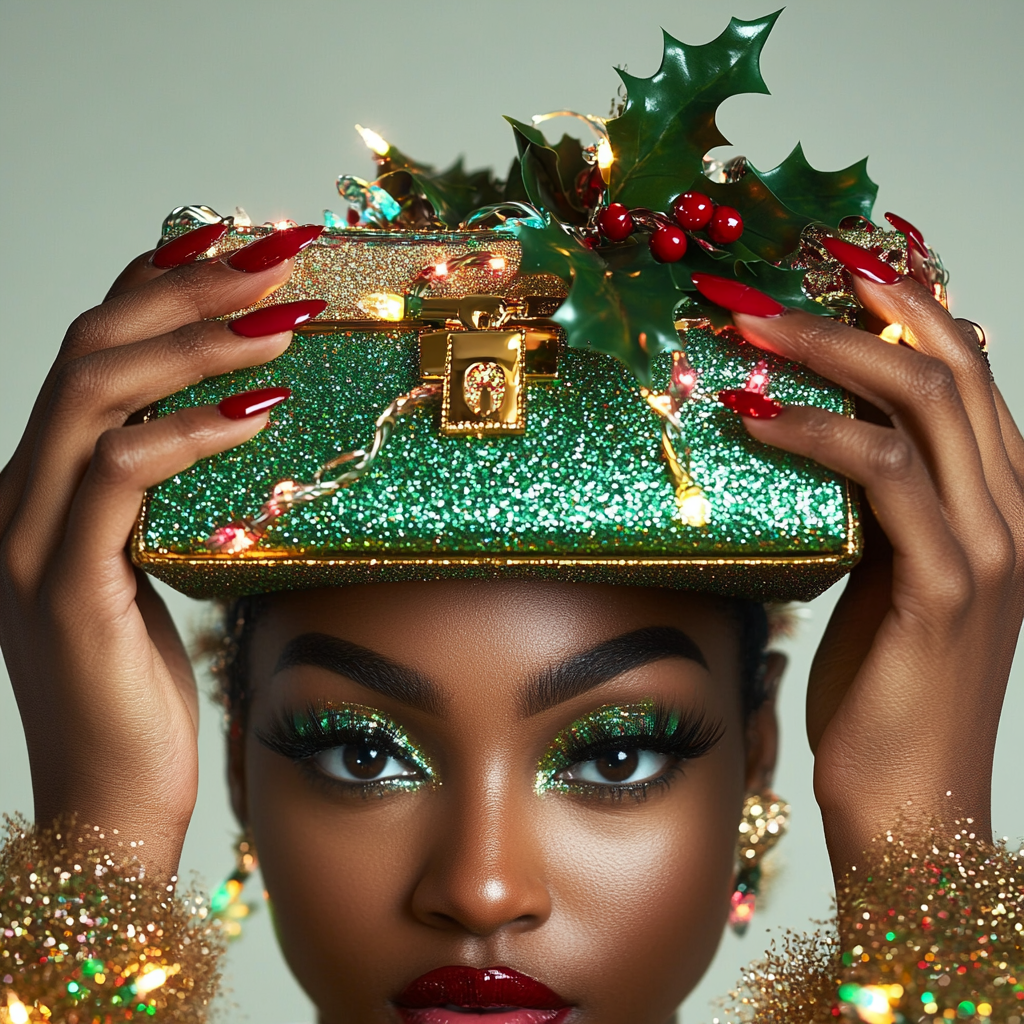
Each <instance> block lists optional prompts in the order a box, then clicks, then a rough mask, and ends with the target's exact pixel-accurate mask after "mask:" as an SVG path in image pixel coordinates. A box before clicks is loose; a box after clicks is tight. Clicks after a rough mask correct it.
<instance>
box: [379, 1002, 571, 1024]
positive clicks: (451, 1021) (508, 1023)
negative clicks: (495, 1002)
mask: <svg viewBox="0 0 1024 1024" xmlns="http://www.w3.org/2000/svg"><path fill="white" fill-rule="evenodd" d="M569 1010H570V1008H569V1007H566V1008H565V1009H562V1010H527V1009H518V1010H517V1009H508V1010H488V1011H487V1012H486V1013H481V1012H479V1011H478V1010H475V1009H474V1010H449V1009H446V1008H444V1007H441V1006H428V1007H425V1008H424V1009H422V1010H410V1009H406V1008H404V1007H403V1008H401V1009H399V1011H398V1012H399V1013H400V1014H401V1015H402V1020H403V1021H404V1022H405V1024H562V1021H564V1020H565V1019H566V1017H568V1016H569Z"/></svg>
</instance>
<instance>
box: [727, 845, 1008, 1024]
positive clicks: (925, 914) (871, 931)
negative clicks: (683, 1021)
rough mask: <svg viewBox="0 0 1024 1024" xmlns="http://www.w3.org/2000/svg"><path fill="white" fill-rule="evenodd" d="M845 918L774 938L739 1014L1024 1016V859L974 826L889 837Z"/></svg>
mask: <svg viewBox="0 0 1024 1024" xmlns="http://www.w3.org/2000/svg"><path fill="white" fill-rule="evenodd" d="M836 902H837V914H836V920H835V921H834V922H833V923H832V924H831V925H829V926H828V927H826V928H824V929H822V930H820V931H818V932H815V933H813V934H809V935H795V934H792V933H789V934H787V936H786V937H785V938H784V939H783V940H782V941H781V942H779V943H773V944H772V948H771V949H770V950H769V952H768V953H767V955H766V956H765V958H764V959H763V960H761V961H760V962H758V963H757V964H754V965H752V966H751V967H750V968H749V969H748V970H747V972H746V973H745V974H744V976H743V978H742V979H741V988H740V991H739V992H736V993H733V1003H732V1007H733V1012H732V1014H731V1015H730V1016H728V1017H727V1018H725V1020H727V1021H729V1022H733V1021H748V1022H752V1024H784V1022H785V1024H792V1022H794V1021H800V1022H801V1024H803V1022H806V1024H819V1022H822V1024H823V1022H826V1021H827V1022H836V1021H840V1022H849V1024H853V1022H857V1024H940V1022H945V1021H949V1020H956V1021H975V1022H979V1024H980V1022H989V1021H999V1022H1000V1024H1024V859H1022V855H1021V853H1012V852H1010V851H1008V850H1007V849H1006V848H1005V846H1003V845H1002V844H1000V845H992V844H989V843H984V842H981V841H980V840H978V839H977V837H976V836H975V835H974V833H973V832H971V831H970V830H969V828H966V829H964V830H962V831H960V832H957V833H956V834H955V835H954V837H953V839H952V840H949V839H946V838H940V837H939V833H937V832H936V833H934V834H932V835H931V836H929V837H927V838H926V839H924V840H922V841H919V842H910V841H907V840H901V839H897V838H896V837H894V836H893V835H892V834H889V835H886V836H884V837H882V838H881V839H879V840H878V841H877V842H876V844H875V846H874V847H873V849H872V850H871V851H869V853H868V855H867V856H866V857H865V861H864V864H862V865H860V866H859V867H858V868H856V869H855V870H854V871H852V872H851V873H850V874H849V875H848V876H847V877H846V879H845V880H844V882H843V884H842V885H841V886H840V887H839V891H838V893H837V898H836Z"/></svg>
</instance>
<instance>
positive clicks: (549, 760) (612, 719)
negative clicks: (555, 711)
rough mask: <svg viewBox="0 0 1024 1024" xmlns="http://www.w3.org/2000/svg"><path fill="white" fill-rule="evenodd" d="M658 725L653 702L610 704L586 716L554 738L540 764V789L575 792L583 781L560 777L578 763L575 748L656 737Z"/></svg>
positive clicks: (656, 711)
mask: <svg viewBox="0 0 1024 1024" xmlns="http://www.w3.org/2000/svg"><path fill="white" fill-rule="evenodd" d="M657 724H658V709H657V707H656V706H655V704H654V703H653V701H643V702H642V703H640V704H627V705H625V706H617V705H613V704H609V705H608V706H607V707H603V708H598V709H597V710H596V711H592V712H591V713H590V714H588V715H584V716H583V718H580V719H577V720H576V721H575V722H573V723H572V725H570V726H568V727H567V728H565V729H563V730H562V731H561V732H560V733H559V734H558V735H557V736H556V737H555V738H554V739H553V740H552V741H551V746H549V747H548V749H547V750H546V751H545V753H544V756H543V757H542V758H541V761H540V764H539V765H538V766H537V781H536V789H537V791H538V792H544V793H550V792H575V791H576V790H578V789H579V788H580V783H578V782H571V781H569V780H567V779H560V778H558V775H559V773H561V772H564V771H565V770H566V769H567V768H571V767H572V766H573V765H574V764H575V763H576V759H577V755H576V754H575V751H578V750H581V749H586V748H587V747H588V746H589V745H590V744H591V743H593V742H594V740H595V739H600V740H602V741H603V740H615V739H617V738H620V737H626V736H628V737H635V736H653V735H654V732H655V729H656V727H657ZM584 785H586V784H585V783H584Z"/></svg>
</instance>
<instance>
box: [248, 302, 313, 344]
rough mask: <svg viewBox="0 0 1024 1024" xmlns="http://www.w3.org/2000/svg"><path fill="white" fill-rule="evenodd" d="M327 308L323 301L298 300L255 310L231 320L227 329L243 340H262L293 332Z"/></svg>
mask: <svg viewBox="0 0 1024 1024" xmlns="http://www.w3.org/2000/svg"><path fill="white" fill-rule="evenodd" d="M326 308H327V303H326V302H324V301H323V299H299V301H298V302H281V303H278V305H276V306H267V307H266V309H257V310H254V311H253V312H252V313H246V314H245V316H240V317H239V318H238V319H237V320H232V321H231V323H229V324H228V327H230V328H231V330H233V331H234V332H235V334H239V335H241V336H242V337H243V338H263V337H265V336H266V335H268V334H281V333H282V332H283V331H293V330H295V328H296V327H298V326H299V324H304V323H305V322H306V321H307V320H312V319H313V317H315V316H319V315H320V314H321V313H322V312H323V311H324V310H325V309H326Z"/></svg>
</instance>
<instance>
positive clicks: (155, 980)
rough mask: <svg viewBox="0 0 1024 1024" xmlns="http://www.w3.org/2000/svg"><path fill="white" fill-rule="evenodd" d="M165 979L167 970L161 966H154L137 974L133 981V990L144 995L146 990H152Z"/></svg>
mask: <svg viewBox="0 0 1024 1024" xmlns="http://www.w3.org/2000/svg"><path fill="white" fill-rule="evenodd" d="M166 981H167V971H165V970H164V969H163V968H162V967H154V968H153V970H151V971H147V972H146V973H145V974H142V975H140V976H139V978H138V980H137V981H136V982H135V991H136V992H137V993H138V994H139V995H140V996H144V995H146V993H147V992H152V991H153V990H154V989H158V988H159V987H160V986H161V985H163V984H165V983H166Z"/></svg>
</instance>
